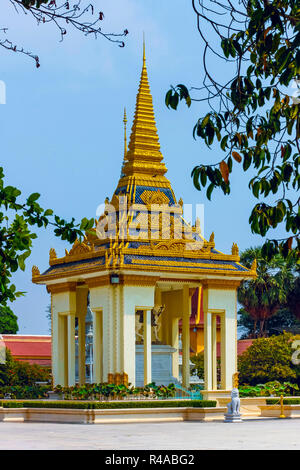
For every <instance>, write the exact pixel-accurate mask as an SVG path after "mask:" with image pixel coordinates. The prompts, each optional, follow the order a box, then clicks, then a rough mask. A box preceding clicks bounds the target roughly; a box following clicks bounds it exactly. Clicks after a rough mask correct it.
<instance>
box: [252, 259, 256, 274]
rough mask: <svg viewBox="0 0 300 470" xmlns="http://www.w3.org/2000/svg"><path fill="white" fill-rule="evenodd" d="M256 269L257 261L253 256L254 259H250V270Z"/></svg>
mask: <svg viewBox="0 0 300 470" xmlns="http://www.w3.org/2000/svg"><path fill="white" fill-rule="evenodd" d="M256 269H257V261H256V258H254V260H253V261H252V264H251V271H255V272H256Z"/></svg>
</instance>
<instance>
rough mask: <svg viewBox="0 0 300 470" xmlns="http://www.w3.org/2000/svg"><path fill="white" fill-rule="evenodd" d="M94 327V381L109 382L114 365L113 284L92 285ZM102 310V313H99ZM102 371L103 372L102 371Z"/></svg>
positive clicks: (91, 301) (91, 302)
mask: <svg viewBox="0 0 300 470" xmlns="http://www.w3.org/2000/svg"><path fill="white" fill-rule="evenodd" d="M90 307H91V310H92V312H93V321H94V322H95V323H94V324H93V328H94V333H93V336H94V346H93V347H94V352H93V354H94V356H93V357H94V359H93V361H94V360H95V362H94V364H93V371H95V373H96V375H95V373H94V376H93V380H94V382H100V381H102V382H107V380H108V374H109V373H112V372H113V370H112V367H113V322H112V302H111V286H97V287H90ZM100 312H101V314H99V313H100ZM101 371H102V373H101Z"/></svg>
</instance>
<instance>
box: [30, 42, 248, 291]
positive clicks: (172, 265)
mask: <svg viewBox="0 0 300 470" xmlns="http://www.w3.org/2000/svg"><path fill="white" fill-rule="evenodd" d="M123 122H124V131H125V132H124V157H123V166H122V171H121V177H120V180H119V183H118V185H117V189H116V191H115V192H114V194H113V197H112V199H111V201H109V200H108V198H107V200H106V201H105V203H106V204H107V206H106V207H108V206H110V207H113V208H115V209H116V225H117V227H116V233H115V236H112V233H111V232H110V231H109V229H107V227H106V225H104V226H103V227H102V228H103V231H102V234H104V236H102V238H99V232H97V230H96V228H95V229H93V230H92V232H90V233H88V234H87V235H86V237H85V239H84V240H83V241H82V242H80V241H78V240H77V241H76V242H75V243H74V245H73V247H72V249H71V250H70V251H67V250H66V253H65V256H64V257H63V258H58V257H57V256H56V253H55V251H54V250H52V251H51V252H50V263H49V264H50V268H49V269H48V270H47V271H46V272H45V273H44V274H40V273H39V272H38V269H37V268H36V267H34V270H33V280H34V282H37V283H43V282H48V281H49V280H52V279H59V278H64V277H65V276H71V277H72V276H75V277H76V276H81V275H85V274H86V273H89V274H91V273H98V272H99V273H100V272H101V271H106V272H107V270H108V269H112V270H114V271H116V270H117V271H120V272H121V271H122V270H123V269H124V268H126V270H130V269H131V270H134V271H137V270H138V271H149V272H150V271H152V272H155V273H158V272H163V271H166V272H171V273H172V275H173V274H174V273H176V272H177V273H180V272H185V273H191V274H193V275H194V274H197V275H203V274H204V275H211V274H219V275H221V276H223V275H229V276H231V277H232V276H234V278H237V279H238V278H242V277H245V276H246V277H249V276H250V277H253V276H255V266H253V269H252V270H248V269H247V268H245V267H244V266H242V265H241V264H240V263H239V253H238V247H237V245H236V244H234V245H233V247H232V253H231V254H230V255H225V254H223V253H221V252H219V251H217V250H216V249H215V242H214V234H213V233H212V235H211V236H210V238H209V240H208V241H207V240H205V239H204V238H203V236H202V235H201V230H200V223H199V220H196V223H195V226H191V225H190V224H188V223H187V222H186V221H185V220H184V219H183V201H182V199H181V198H180V200H179V202H178V203H177V202H176V198H175V194H174V192H173V189H172V186H171V184H170V182H169V180H168V179H167V178H166V176H165V173H166V172H167V168H166V166H165V164H164V162H163V156H162V153H161V151H160V145H159V139H158V134H157V128H156V123H155V117H154V110H153V102H152V96H151V93H150V87H149V82H148V74H147V68H146V57H145V46H144V50H143V67H142V73H141V79H140V85H139V89H138V93H137V98H136V109H135V115H134V120H133V125H132V130H131V136H130V142H129V147H128V150H127V137H126V124H127V117H126V111H125V113H124V118H123ZM122 200H125V205H124V208H125V211H124V212H122V210H120V201H122ZM153 204H156V205H159V206H160V209H159V211H158V213H157V214H154V215H155V217H154V218H155V221H154V223H153V221H152V219H151V218H152V215H153V213H152V214H150V212H149V210H151V207H153V206H152V205H153ZM136 205H139V209H138V211H137V212H138V213H139V216H137V215H136V214H134V213H131V212H130V210H128V209H129V208H130V207H133V206H135V207H136ZM164 215H167V216H169V218H168V217H166V218H165V217H164ZM138 217H140V218H139V219H138ZM124 218H125V219H126V224H125V226H126V230H123V228H122V229H121V225H122V224H121V222H122V223H123V221H124ZM108 219H109V217H107V214H106V215H105V214H103V215H102V216H101V217H100V218H99V220H96V226H97V228H98V227H99V221H100V222H101V221H103V220H104V221H105V224H106V221H107V220H108ZM150 219H151V224H149V221H150ZM165 221H167V222H165ZM144 222H145V223H146V225H147V222H148V227H146V228H143V223H144ZM108 225H109V224H108ZM139 226H140V227H141V229H140V232H139V233H140V236H139V237H136V233H137V231H136V229H137V227H139ZM149 227H150V228H149ZM131 230H132V231H133V232H135V236H132V232H131ZM138 230H139V228H138Z"/></svg>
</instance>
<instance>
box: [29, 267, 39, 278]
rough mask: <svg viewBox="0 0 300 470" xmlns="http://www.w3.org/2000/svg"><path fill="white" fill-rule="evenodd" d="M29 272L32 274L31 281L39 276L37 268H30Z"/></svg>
mask: <svg viewBox="0 0 300 470" xmlns="http://www.w3.org/2000/svg"><path fill="white" fill-rule="evenodd" d="M31 272H32V279H33V278H35V277H37V276H40V274H41V273H40V270H39V268H38V267H37V266H32V269H31Z"/></svg>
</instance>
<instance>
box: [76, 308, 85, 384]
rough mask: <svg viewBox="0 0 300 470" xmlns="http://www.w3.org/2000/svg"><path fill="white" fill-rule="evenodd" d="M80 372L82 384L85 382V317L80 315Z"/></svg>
mask: <svg viewBox="0 0 300 470" xmlns="http://www.w3.org/2000/svg"><path fill="white" fill-rule="evenodd" d="M78 373H79V383H80V385H84V384H85V317H83V316H80V317H78Z"/></svg>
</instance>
